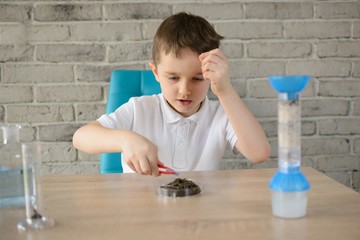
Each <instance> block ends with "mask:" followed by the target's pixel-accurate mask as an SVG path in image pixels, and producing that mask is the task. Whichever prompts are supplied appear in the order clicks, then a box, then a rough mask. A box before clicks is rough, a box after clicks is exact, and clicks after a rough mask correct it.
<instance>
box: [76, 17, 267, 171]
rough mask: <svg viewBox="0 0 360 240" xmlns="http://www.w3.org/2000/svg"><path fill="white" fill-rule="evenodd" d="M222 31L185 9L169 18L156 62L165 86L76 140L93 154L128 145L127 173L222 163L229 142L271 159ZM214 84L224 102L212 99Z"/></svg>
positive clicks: (251, 155) (256, 158) (258, 158)
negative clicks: (231, 67) (231, 69)
mask: <svg viewBox="0 0 360 240" xmlns="http://www.w3.org/2000/svg"><path fill="white" fill-rule="evenodd" d="M222 38H223V37H222V36H220V35H219V34H217V33H216V32H215V30H214V28H213V27H212V26H211V25H210V24H209V23H208V22H207V21H206V20H205V19H203V18H202V17H199V16H194V15H191V14H187V13H183V12H182V13H178V14H175V15H173V16H170V17H168V18H167V19H165V20H164V21H163V22H162V24H161V25H160V26H159V28H158V30H157V32H156V34H155V37H154V42H153V44H154V45H153V52H152V53H153V60H152V62H150V64H149V66H150V68H151V70H152V71H153V73H154V75H155V78H156V80H157V81H158V82H159V83H160V87H161V89H162V93H161V94H158V95H153V96H143V97H138V98H132V99H130V100H129V102H128V103H126V104H124V105H122V106H121V107H119V108H118V109H117V110H116V111H115V112H114V113H111V114H109V115H103V116H101V117H100V118H99V119H97V120H96V121H94V122H92V123H89V124H87V125H85V126H83V127H81V128H80V129H78V130H77V131H76V132H75V134H74V137H73V143H74V146H75V147H76V148H77V149H79V150H82V151H85V152H88V153H93V154H98V153H103V152H122V153H123V162H122V164H123V171H124V172H136V173H138V174H143V175H153V176H159V170H158V166H157V163H159V162H160V163H163V164H165V165H167V166H169V167H171V168H173V169H174V170H176V171H193V170H216V169H219V165H220V160H221V159H222V157H223V155H224V152H225V149H226V147H228V148H230V149H231V150H233V151H234V152H236V150H238V151H240V152H241V153H242V154H243V155H244V156H245V157H246V158H247V159H248V160H250V161H252V162H255V163H257V162H262V161H265V160H266V159H267V158H268V157H269V154H270V146H269V143H268V141H267V138H266V136H265V133H264V131H263V129H262V127H261V126H260V124H259V123H258V122H257V120H256V119H255V117H254V116H253V115H252V114H251V112H250V111H249V110H248V109H247V107H246V106H245V104H244V103H243V101H242V100H241V99H240V97H239V96H238V95H237V93H236V91H235V89H234V88H233V86H232V84H231V81H230V78H229V73H228V62H227V59H226V57H225V56H224V54H223V53H222V52H221V51H220V50H219V49H218V48H219V44H220V40H221V39H222ZM129 81H131V79H129ZM209 87H211V90H212V91H213V93H214V94H215V95H217V97H218V99H219V101H210V100H209V99H208V98H207V92H208V89H209ZM99 139H101V141H98V140H99Z"/></svg>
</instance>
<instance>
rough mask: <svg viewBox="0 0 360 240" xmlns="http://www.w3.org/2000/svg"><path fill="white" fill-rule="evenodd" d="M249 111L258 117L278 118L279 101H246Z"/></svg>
mask: <svg viewBox="0 0 360 240" xmlns="http://www.w3.org/2000/svg"><path fill="white" fill-rule="evenodd" d="M244 102H245V104H246V105H247V107H248V108H249V110H250V111H251V112H252V113H253V114H254V115H255V116H256V117H276V116H277V101H275V100H248V99H245V100H244Z"/></svg>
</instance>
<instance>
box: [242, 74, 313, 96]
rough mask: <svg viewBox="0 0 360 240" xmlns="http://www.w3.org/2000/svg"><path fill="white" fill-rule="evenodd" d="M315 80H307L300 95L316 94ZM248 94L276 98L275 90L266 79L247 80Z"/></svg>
mask: <svg viewBox="0 0 360 240" xmlns="http://www.w3.org/2000/svg"><path fill="white" fill-rule="evenodd" d="M315 85H316V83H315V81H309V83H308V85H307V86H306V87H305V89H304V90H303V91H302V92H301V97H314V96H316V88H315ZM248 86H249V88H248V96H250V97H255V98H277V96H278V94H277V92H276V91H275V90H274V89H273V88H272V87H271V85H270V83H269V81H268V80H258V79H253V80H249V81H248Z"/></svg>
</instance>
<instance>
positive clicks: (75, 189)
mask: <svg viewBox="0 0 360 240" xmlns="http://www.w3.org/2000/svg"><path fill="white" fill-rule="evenodd" d="M275 171H276V169H256V170H237V171H232V170H231V171H210V172H186V173H181V177H186V178H191V179H193V180H194V181H196V182H200V184H201V187H202V190H203V192H202V194H201V195H199V196H196V197H188V198H177V199H173V198H164V197H158V196H157V195H156V187H157V186H158V184H160V183H167V182H170V181H172V180H173V179H174V177H173V176H161V177H158V178H155V177H148V176H139V175H136V174H117V175H73V176H64V175H61V176H59V175H57V176H47V177H45V178H44V183H43V189H44V196H45V197H44V200H45V201H44V202H45V204H44V206H46V207H47V208H46V213H47V214H46V215H48V216H51V217H52V218H54V219H55V220H56V223H57V225H56V227H54V228H52V229H49V230H46V231H42V232H35V233H25V234H18V232H17V230H16V223H17V221H18V220H19V219H21V218H22V217H23V215H24V210H23V209H1V210H0V239H1V240H8V239H9V240H10V239H11V240H13V239H33V240H35V239H48V240H57V239H59V240H60V239H61V240H72V239H77V240H80V239H86V240H88V239H104V240H105V239H117V240H120V239H241V240H244V239H251V240H255V239H274V240H275V239H276V240H278V239H291V240H295V239H321V240H324V239H325V240H330V239H334V240H335V239H336V240H339V239H341V240H348V239H360V194H359V193H357V192H355V191H353V190H351V189H348V188H346V187H345V186H343V185H341V184H339V183H337V182H336V181H334V180H332V179H331V178H329V177H327V176H325V175H324V174H322V173H320V172H318V171H316V170H314V169H311V168H303V172H304V174H305V175H306V177H307V178H308V180H309V181H310V184H311V189H310V191H309V195H308V196H309V203H308V214H307V216H306V217H304V218H301V219H292V220H288V219H281V218H277V217H274V216H273V215H272V213H271V200H270V197H271V195H270V190H269V188H268V183H269V181H270V179H271V177H272V176H273V174H274V173H275Z"/></svg>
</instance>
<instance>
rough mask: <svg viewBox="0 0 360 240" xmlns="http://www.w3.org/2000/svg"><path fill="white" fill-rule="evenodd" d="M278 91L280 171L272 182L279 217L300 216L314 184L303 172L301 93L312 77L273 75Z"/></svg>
mask: <svg viewBox="0 0 360 240" xmlns="http://www.w3.org/2000/svg"><path fill="white" fill-rule="evenodd" d="M268 79H269V82H270V84H271V86H272V87H273V88H274V89H275V90H276V91H277V92H278V96H279V97H278V157H279V161H278V166H279V169H278V172H277V173H276V174H275V175H274V176H273V178H272V180H271V182H270V189H271V191H272V211H273V214H274V215H275V216H278V217H283V218H299V217H303V216H305V215H306V208H307V190H308V189H309V188H310V184H309V182H308V181H307V179H306V178H305V176H304V175H303V173H302V172H301V169H300V166H301V144H300V136H301V105H300V92H301V91H302V90H303V89H304V88H305V87H306V85H307V83H308V81H309V80H310V77H309V76H270V77H269V78H268Z"/></svg>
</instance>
